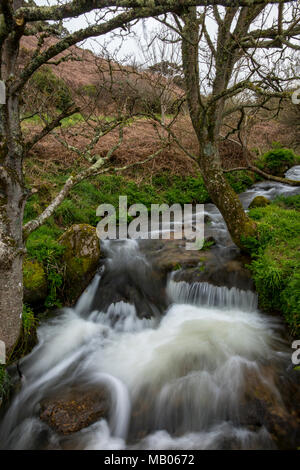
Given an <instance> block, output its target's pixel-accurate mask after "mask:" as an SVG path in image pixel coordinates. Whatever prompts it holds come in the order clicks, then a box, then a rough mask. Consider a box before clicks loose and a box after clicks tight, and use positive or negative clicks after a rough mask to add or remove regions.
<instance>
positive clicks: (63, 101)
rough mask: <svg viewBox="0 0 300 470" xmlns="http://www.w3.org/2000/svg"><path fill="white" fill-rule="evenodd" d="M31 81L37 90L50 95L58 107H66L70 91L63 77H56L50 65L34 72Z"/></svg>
mask: <svg viewBox="0 0 300 470" xmlns="http://www.w3.org/2000/svg"><path fill="white" fill-rule="evenodd" d="M31 83H32V84H33V85H34V86H36V88H37V89H38V91H39V92H41V93H42V94H44V95H46V96H47V97H51V99H52V103H53V104H54V106H55V107H57V108H59V109H65V108H67V107H68V106H69V105H70V104H71V103H72V102H73V100H72V96H71V92H70V90H69V88H68V86H67V85H66V83H65V82H64V80H63V79H61V78H59V77H57V76H56V75H55V74H54V73H53V71H52V69H51V68H50V67H47V66H44V67H42V68H40V69H39V70H38V71H37V72H35V73H34V75H33V76H32V79H31Z"/></svg>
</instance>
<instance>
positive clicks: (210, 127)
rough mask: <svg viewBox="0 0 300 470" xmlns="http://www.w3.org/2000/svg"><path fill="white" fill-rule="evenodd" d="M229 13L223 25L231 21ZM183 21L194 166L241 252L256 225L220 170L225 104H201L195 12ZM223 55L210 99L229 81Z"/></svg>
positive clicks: (217, 64)
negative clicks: (195, 150) (196, 148)
mask: <svg viewBox="0 0 300 470" xmlns="http://www.w3.org/2000/svg"><path fill="white" fill-rule="evenodd" d="M230 13H231V12H229V14H228V18H227V19H225V21H232V18H231V17H230ZM231 16H232V15H231ZM182 18H183V20H184V23H185V26H184V28H183V34H182V62H183V70H184V76H185V82H186V90H187V103H188V107H189V113H190V117H191V121H192V124H193V127H194V130H195V133H196V136H197V139H198V143H199V154H198V158H197V162H198V165H199V168H200V171H201V174H202V176H203V180H204V183H205V185H206V189H207V191H208V193H209V195H210V197H211V199H212V201H213V202H214V203H215V204H216V206H217V207H218V209H219V210H220V212H221V214H222V216H223V217H224V220H225V223H226V225H227V228H228V231H229V233H230V235H231V238H232V240H233V241H234V243H235V244H236V245H237V246H238V247H239V248H241V249H243V250H244V249H245V246H244V242H243V238H244V237H245V236H249V235H251V236H253V235H255V233H256V225H255V223H254V222H253V221H252V220H251V219H250V218H249V217H248V216H247V214H246V213H245V211H244V209H243V206H242V204H241V202H240V200H239V197H238V196H237V194H236V193H235V192H234V191H233V189H232V188H231V186H230V185H229V183H228V181H227V180H226V178H225V176H224V174H223V170H222V166H221V161H220V155H219V150H218V139H219V134H220V127H221V123H222V119H221V116H222V114H223V109H224V104H225V101H224V99H220V100H218V102H214V101H213V100H212V101H211V102H208V103H205V102H204V99H203V97H202V96H201V94H200V88H199V83H200V77H199V58H198V41H199V21H198V18H197V13H196V8H190V9H189V10H188V11H187V12H186V13H185V14H184V15H183V17H182ZM229 26H230V25H229ZM225 33H227V30H225ZM225 33H224V31H223V29H221V31H220V32H219V42H222V41H225V40H226V34H225ZM221 40H222V41H221ZM221 53H222V55H221ZM224 54H225V53H224V51H223V48H222V49H221V52H220V51H219V55H218V57H216V74H215V80H214V83H213V91H212V96H216V95H218V94H219V93H220V92H221V91H222V90H223V89H226V87H227V85H228V80H229V79H230V70H229V69H230V67H232V64H231V62H232V60H231V59H228V63H227V64H226V66H227V68H226V71H225V70H224V65H225V62H226V60H225V59H226V54H225V55H224ZM226 77H227V78H226Z"/></svg>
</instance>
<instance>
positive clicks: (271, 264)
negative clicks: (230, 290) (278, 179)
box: [247, 195, 300, 336]
mask: <svg viewBox="0 0 300 470" xmlns="http://www.w3.org/2000/svg"><path fill="white" fill-rule="evenodd" d="M249 213H250V216H251V217H252V218H253V219H254V220H255V221H257V223H258V231H259V241H256V240H253V239H249V238H248V240H247V242H248V245H249V247H250V248H251V251H252V256H253V261H252V263H251V270H252V273H253V278H254V281H255V285H256V289H257V292H258V294H259V301H260V306H261V307H262V308H263V309H264V310H267V311H277V312H281V313H282V314H283V316H284V318H285V320H286V322H287V323H288V325H289V327H290V331H291V333H292V334H293V335H295V336H297V335H299V333H300V195H298V196H290V197H286V198H285V197H278V198H277V199H276V200H275V201H274V202H273V203H272V204H270V205H269V206H267V207H264V208H256V209H251V210H250V212H249Z"/></svg>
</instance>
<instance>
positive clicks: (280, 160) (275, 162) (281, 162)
mask: <svg viewBox="0 0 300 470" xmlns="http://www.w3.org/2000/svg"><path fill="white" fill-rule="evenodd" d="M255 163H256V165H257V166H258V168H260V169H261V170H265V171H266V172H267V173H271V174H272V175H279V176H282V175H284V173H285V172H286V171H287V170H288V169H289V168H291V167H292V166H294V165H298V164H299V163H300V157H299V156H298V155H296V154H295V153H294V151H293V150H291V149H287V148H278V146H275V148H273V149H271V150H269V151H268V152H266V153H265V154H264V155H262V156H260V157H259V159H258V160H257V161H256V162H255Z"/></svg>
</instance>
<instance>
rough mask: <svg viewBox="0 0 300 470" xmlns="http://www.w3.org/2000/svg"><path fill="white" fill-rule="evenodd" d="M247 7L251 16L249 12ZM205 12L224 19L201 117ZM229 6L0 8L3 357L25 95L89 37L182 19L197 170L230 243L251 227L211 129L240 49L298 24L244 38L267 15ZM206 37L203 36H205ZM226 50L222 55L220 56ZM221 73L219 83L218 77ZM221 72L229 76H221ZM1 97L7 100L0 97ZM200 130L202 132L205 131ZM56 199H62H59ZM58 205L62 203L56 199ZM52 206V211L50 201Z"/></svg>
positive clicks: (90, 3)
mask: <svg viewBox="0 0 300 470" xmlns="http://www.w3.org/2000/svg"><path fill="white" fill-rule="evenodd" d="M249 2H250V3H251V9H248V7H249ZM269 3H274V4H276V3H278V4H280V5H282V4H284V3H285V1H284V0H270V2H269ZM293 3H294V2H293ZM207 4H212V5H215V8H216V5H222V6H223V7H225V8H226V9H227V10H226V15H225V18H224V19H221V18H219V16H220V15H219V13H218V14H216V17H217V19H218V24H219V41H218V44H219V49H218V51H217V59H216V63H217V73H216V79H215V84H214V98H213V99H212V100H211V102H210V104H209V107H208V108H205V110H203V108H201V103H200V102H199V92H198V91H197V90H198V78H199V77H198V72H197V63H198V33H199V26H200V25H199V21H198V18H197V13H196V9H195V8H193V7H194V6H195V5H200V6H205V5H207ZM231 5H232V2H231V0H209V1H207V0H198V1H197V0H182V1H181V2H180V3H179V5H178V2H177V1H176V0H170V1H168V2H165V1H164V0H70V1H67V2H61V1H59V0H58V1H57V3H56V5H54V6H36V5H35V3H34V1H33V0H29V1H27V2H25V1H23V0H0V81H1V89H3V87H4V89H5V95H6V96H5V97H4V96H1V98H2V100H1V102H2V103H3V104H1V105H0V328H1V330H0V338H1V340H3V341H4V342H5V343H6V346H7V350H8V351H9V350H11V348H12V347H13V345H14V344H15V342H16V340H17V337H18V335H19V331H20V325H21V312H22V302H23V281H22V259H23V255H24V252H25V250H24V237H23V227H22V223H23V213H24V207H25V204H26V199H27V197H28V191H27V190H26V187H25V184H24V174H23V161H24V159H25V158H26V154H27V150H28V147H27V146H26V145H25V144H24V139H23V135H22V128H21V125H20V100H21V96H22V93H23V89H24V87H25V86H26V83H27V82H28V80H30V78H31V77H32V75H33V74H34V72H36V71H37V70H38V69H39V68H40V67H41V66H42V65H45V64H49V63H51V62H53V61H54V62H56V63H59V61H61V60H64V59H63V58H61V57H60V56H59V55H60V54H61V53H63V52H64V51H66V50H68V49H69V48H70V47H71V46H72V45H75V44H77V43H78V42H81V41H84V40H85V39H87V38H89V37H93V36H101V35H104V34H106V33H109V32H111V31H113V30H115V29H117V28H122V27H123V28H125V29H128V28H130V25H131V23H132V22H134V21H137V20H139V19H141V18H146V17H150V16H154V17H156V16H159V15H162V14H165V13H168V12H174V13H177V14H179V15H181V18H182V20H183V22H184V26H183V27H182V31H183V37H184V40H183V63H184V67H185V75H186V84H187V88H188V101H189V105H190V112H191V117H192V120H193V123H194V127H195V130H196V132H197V135H198V136H199V141H200V142H204V143H205V145H204V147H202V151H201V155H200V156H199V162H200V166H201V170H202V172H203V175H204V178H205V182H206V184H207V187H208V190H209V191H210V193H212V194H213V195H216V196H214V197H213V199H214V200H215V202H216V203H217V204H218V206H219V208H220V209H221V211H222V212H224V214H225V218H226V220H227V223H228V224H229V229H230V232H231V233H232V236H233V238H234V240H235V241H236V242H237V243H239V244H240V236H239V234H240V231H241V229H239V230H238V232H237V230H236V225H237V224H239V223H240V226H241V227H242V228H243V229H244V228H245V227H246V225H247V224H248V225H249V221H248V220H247V219H246V217H245V215H244V214H243V212H242V210H241V207H240V206H239V204H238V202H237V200H236V198H234V194H233V193H232V191H231V190H230V188H229V187H228V185H227V184H225V182H224V179H223V175H222V173H221V172H220V168H219V163H218V158H217V151H215V141H216V138H217V135H218V124H216V125H215V124H213V121H214V120H215V119H216V120H218V119H220V117H221V114H222V112H223V107H224V106H223V103H224V98H222V96H223V94H224V90H226V93H227V94H229V95H230V93H232V92H230V90H227V85H228V83H229V78H230V76H231V73H232V68H233V66H234V63H235V62H236V60H237V59H238V58H239V55H240V52H239V51H241V47H242V48H243V49H248V48H251V46H252V47H253V41H257V42H258V44H259V47H260V45H261V47H264V46H266V47H272V44H274V45H275V40H276V41H277V42H278V38H277V36H279V38H282V40H283V41H289V38H290V37H292V36H293V35H295V34H296V33H297V32H298V28H299V26H298V21H294V23H295V24H293V22H292V23H291V24H290V25H289V26H288V27H287V26H286V24H285V22H283V21H282V20H281V21H279V23H278V27H277V28H274V27H271V28H269V29H267V30H265V31H264V33H263V34H261V32H260V30H258V31H257V30H254V31H251V32H250V33H249V32H247V31H248V29H249V26H250V24H251V23H252V20H253V19H254V18H255V17H256V16H257V14H258V13H259V12H260V11H261V10H262V9H263V7H265V5H266V1H265V0H251V1H250V0H239V1H235V5H237V6H236V7H235V8H234V9H232V8H230V6H231ZM238 5H239V6H240V7H242V8H241V10H240V19H239V20H238V25H237V27H236V33H237V37H234V35H233V37H232V35H231V33H230V32H229V26H228V25H229V24H230V25H231V24H232V21H233V18H232V17H234V16H235V15H233V12H236V11H237V9H238ZM260 5H261V6H260ZM190 7H192V9H191V10H189V9H188V8H190ZM280 8H282V7H280ZM250 10H251V11H250ZM216 11H217V10H216ZM280 11H281V10H280ZM89 12H93V13H94V17H93V18H94V19H93V22H92V23H91V24H87V25H86V27H83V28H82V29H79V30H77V31H75V32H73V33H67V32H66V31H65V30H63V28H62V21H63V20H64V19H71V18H75V17H78V16H79V15H82V14H85V13H89ZM202 17H203V16H202ZM231 18H232V19H231ZM49 22H51V23H49ZM280 26H282V30H280V28H279V27H280ZM202 29H203V28H202ZM51 34H52V35H53V34H56V35H57V37H58V38H59V40H58V41H57V42H55V43H54V44H50V45H49V46H47V45H46V44H45V38H47V37H49V35H51ZM203 34H205V32H204V30H203ZM24 35H25V36H26V35H38V37H39V41H38V46H37V48H36V51H35V53H34V54H33V56H32V57H31V58H30V60H29V61H28V62H27V63H26V64H25V66H24V67H23V68H22V69H21V70H19V69H18V65H17V64H18V57H19V52H20V41H21V39H22V37H23V36H24ZM276 38H277V39H276ZM224 41H225V42H226V44H227V45H226V48H227V46H228V47H230V48H231V49H230V50H231V51H233V55H232V52H230V53H229V52H227V53H226V50H227V49H224V48H223V46H222V44H223V45H224V44H225V42H224ZM241 41H242V45H241V44H240V42H241ZM237 44H239V47H237ZM224 50H225V54H224V55H223V52H224ZM221 51H222V52H221ZM221 70H222V77H220V76H219V74H220V71H221ZM224 70H226V73H225V74H224ZM2 91H3V90H2ZM1 94H2V95H4V93H1ZM3 98H5V99H3ZM72 111H73V110H72V109H65V110H63V112H62V113H61V114H60V115H59V116H57V117H56V118H55V119H54V120H53V121H52V122H48V123H47V124H46V125H45V127H44V129H43V130H42V132H40V133H39V134H38V135H36V136H34V137H33V139H32V143H36V142H38V141H39V139H41V138H43V137H44V136H45V135H47V134H48V133H49V132H51V131H52V130H54V129H55V128H56V127H57V126H58V125H59V124H60V122H61V119H62V118H64V117H65V116H66V115H69V114H70V113H71V112H72ZM202 127H203V129H204V131H202ZM212 137H213V139H212ZM214 156H215V157H214ZM101 164H102V162H101V160H99V161H97V162H95V163H93V165H95V166H94V168H93V170H92V171H94V169H95V167H96V171H98V165H99V166H101ZM81 176H82V177H86V176H88V175H87V174H85V175H84V174H83V175H81ZM74 179H76V177H74ZM69 184H70V185H72V184H73V181H72V180H70V181H69ZM61 196H62V197H63V196H64V195H63V194H61ZM57 197H58V198H59V200H61V198H60V196H59V195H58V196H57ZM224 201H226V203H225V202H224ZM57 202H59V201H57ZM53 204H54V205H55V202H54V201H53ZM229 206H230V207H229ZM51 207H53V205H52V203H51V204H50V206H49V210H48V211H47V210H46V212H45V213H44V217H43V220H45V219H46V217H47V215H50V214H51ZM228 217H236V219H237V221H236V223H235V226H232V224H230V223H229V221H228ZM41 221H42V220H41ZM35 226H36V224H35ZM29 229H32V225H31V226H30V225H29V226H27V228H26V230H25V233H28V231H29Z"/></svg>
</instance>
